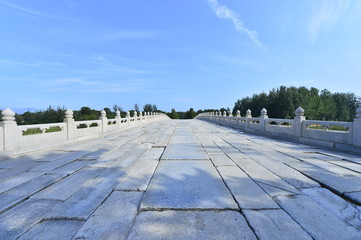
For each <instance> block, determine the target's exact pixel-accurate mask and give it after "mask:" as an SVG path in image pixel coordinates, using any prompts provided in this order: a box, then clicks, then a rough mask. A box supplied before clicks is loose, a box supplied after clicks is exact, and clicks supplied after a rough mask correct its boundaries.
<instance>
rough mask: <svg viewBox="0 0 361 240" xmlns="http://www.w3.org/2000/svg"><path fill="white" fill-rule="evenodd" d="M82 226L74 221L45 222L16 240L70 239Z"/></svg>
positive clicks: (81, 223) (80, 222) (79, 222)
mask: <svg viewBox="0 0 361 240" xmlns="http://www.w3.org/2000/svg"><path fill="white" fill-rule="evenodd" d="M83 224H84V222H83V221H74V220H47V221H43V222H40V223H38V224H37V225H35V226H34V227H33V228H32V229H30V230H29V231H28V232H26V233H25V234H23V235H22V236H21V237H20V238H18V240H47V239H61V240H66V239H69V240H70V239H72V237H73V236H74V234H75V233H76V232H77V231H78V230H79V229H80V228H81V226H82V225H83Z"/></svg>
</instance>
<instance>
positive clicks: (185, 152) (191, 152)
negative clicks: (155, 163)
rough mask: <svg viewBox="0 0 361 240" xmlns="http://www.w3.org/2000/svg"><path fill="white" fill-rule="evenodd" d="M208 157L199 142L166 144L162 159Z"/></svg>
mask: <svg viewBox="0 0 361 240" xmlns="http://www.w3.org/2000/svg"><path fill="white" fill-rule="evenodd" d="M208 159H209V157H208V155H207V154H206V152H205V151H204V149H203V148H202V146H201V145H200V144H194V143H179V144H168V145H167V147H166V148H165V151H164V153H163V156H162V160H208Z"/></svg>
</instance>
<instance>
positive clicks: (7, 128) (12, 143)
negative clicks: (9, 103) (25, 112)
mask: <svg viewBox="0 0 361 240" xmlns="http://www.w3.org/2000/svg"><path fill="white" fill-rule="evenodd" d="M1 117H2V122H1V125H2V127H3V135H4V138H3V149H4V150H5V151H9V150H14V149H16V146H17V142H18V138H19V137H20V132H18V131H17V130H18V125H17V124H16V122H15V112H13V111H12V110H11V109H10V108H7V109H5V110H4V111H2V112H1Z"/></svg>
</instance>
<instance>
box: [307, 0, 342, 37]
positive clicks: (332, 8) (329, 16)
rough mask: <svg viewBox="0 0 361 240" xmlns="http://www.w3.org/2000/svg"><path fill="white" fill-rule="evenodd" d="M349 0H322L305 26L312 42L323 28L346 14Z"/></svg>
mask: <svg viewBox="0 0 361 240" xmlns="http://www.w3.org/2000/svg"><path fill="white" fill-rule="evenodd" d="M348 8H349V1H348V0H343V1H337V2H332V1H324V2H323V4H322V6H321V7H320V8H319V9H318V11H317V12H316V13H315V14H314V15H313V16H311V19H310V22H309V24H308V27H307V31H308V33H309V37H310V41H311V42H312V43H313V42H315V41H316V40H317V38H318V36H319V34H320V32H321V31H323V30H328V29H330V28H332V27H333V26H334V25H336V24H337V23H338V22H339V21H340V20H341V19H342V17H344V16H346V15H347V12H348Z"/></svg>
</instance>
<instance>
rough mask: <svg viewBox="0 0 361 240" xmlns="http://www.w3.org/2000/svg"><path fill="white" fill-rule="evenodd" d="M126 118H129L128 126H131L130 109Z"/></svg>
mask: <svg viewBox="0 0 361 240" xmlns="http://www.w3.org/2000/svg"><path fill="white" fill-rule="evenodd" d="M126 118H127V123H128V127H129V126H130V112H129V111H127V116H126Z"/></svg>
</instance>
